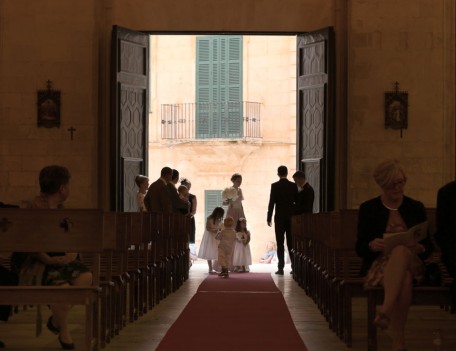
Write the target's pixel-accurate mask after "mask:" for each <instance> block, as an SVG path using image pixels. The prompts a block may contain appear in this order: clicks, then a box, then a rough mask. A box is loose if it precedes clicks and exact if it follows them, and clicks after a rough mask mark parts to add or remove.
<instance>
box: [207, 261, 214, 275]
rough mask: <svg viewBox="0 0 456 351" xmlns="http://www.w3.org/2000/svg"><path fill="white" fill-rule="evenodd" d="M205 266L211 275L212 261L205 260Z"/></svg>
mask: <svg viewBox="0 0 456 351" xmlns="http://www.w3.org/2000/svg"><path fill="white" fill-rule="evenodd" d="M207 265H208V267H209V273H211V272H212V271H213V269H212V260H207Z"/></svg>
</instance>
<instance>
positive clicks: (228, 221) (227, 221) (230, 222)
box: [223, 217, 234, 228]
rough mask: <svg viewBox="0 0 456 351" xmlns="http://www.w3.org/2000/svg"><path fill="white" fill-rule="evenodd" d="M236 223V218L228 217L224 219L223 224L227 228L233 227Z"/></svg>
mask: <svg viewBox="0 0 456 351" xmlns="http://www.w3.org/2000/svg"><path fill="white" fill-rule="evenodd" d="M233 225H234V219H233V218H232V217H226V218H225V220H224V221H223V226H224V227H225V228H232V227H233Z"/></svg>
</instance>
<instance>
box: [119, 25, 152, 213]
mask: <svg viewBox="0 0 456 351" xmlns="http://www.w3.org/2000/svg"><path fill="white" fill-rule="evenodd" d="M148 60H149V37H148V35H147V34H144V33H140V32H134V31H131V30H128V29H125V28H121V27H118V26H114V28H113V38H112V89H111V90H112V94H111V101H112V107H111V114H112V119H111V121H112V125H111V148H112V150H111V167H112V172H111V174H112V178H111V184H112V188H111V195H112V201H111V204H112V205H111V207H112V210H115V211H125V212H131V211H137V210H138V205H137V202H136V192H137V187H136V185H135V181H134V180H135V177H136V175H138V174H146V172H147V140H148V136H147V126H148V123H147V113H148V74H149V72H148V68H149V63H148Z"/></svg>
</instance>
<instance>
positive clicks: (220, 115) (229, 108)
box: [160, 101, 261, 140]
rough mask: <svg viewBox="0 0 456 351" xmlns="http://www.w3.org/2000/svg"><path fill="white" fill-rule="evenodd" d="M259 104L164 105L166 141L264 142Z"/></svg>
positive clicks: (162, 132)
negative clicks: (248, 140)
mask: <svg viewBox="0 0 456 351" xmlns="http://www.w3.org/2000/svg"><path fill="white" fill-rule="evenodd" d="M260 106H261V104H260V103H259V102H248V101H237V102H233V101H224V102H208V103H202V102H199V103H198V102H196V103H182V104H162V105H161V111H160V114H161V115H160V117H161V136H162V138H163V139H173V140H182V139H185V140H188V139H215V138H228V139H242V138H261V129H260V123H261V118H260Z"/></svg>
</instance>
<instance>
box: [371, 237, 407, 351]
mask: <svg viewBox="0 0 456 351" xmlns="http://www.w3.org/2000/svg"><path fill="white" fill-rule="evenodd" d="M411 260H412V253H411V251H410V250H409V249H408V248H407V247H405V246H402V245H400V246H396V247H395V248H394V249H393V251H392V252H391V255H390V258H389V260H388V263H387V264H386V267H385V271H384V277H383V286H384V289H385V298H384V300H383V305H382V307H381V313H383V314H384V315H385V316H386V317H387V318H390V319H391V327H392V332H393V350H402V349H405V340H404V329H405V324H406V322H407V316H408V311H409V308H410V304H411V299H412V274H411V272H410V267H411ZM378 318H383V316H382V315H380V316H377V317H376V320H377V319H378ZM385 322H386V323H385V324H386V325H387V324H388V323H389V320H387V321H385Z"/></svg>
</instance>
